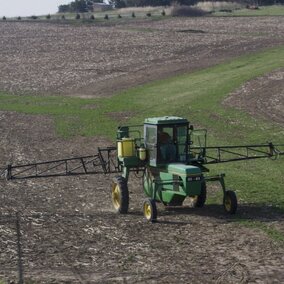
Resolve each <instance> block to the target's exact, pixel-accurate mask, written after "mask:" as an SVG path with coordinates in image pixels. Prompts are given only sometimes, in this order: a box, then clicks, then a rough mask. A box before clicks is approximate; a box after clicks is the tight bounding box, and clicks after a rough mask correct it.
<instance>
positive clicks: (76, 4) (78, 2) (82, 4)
mask: <svg viewBox="0 0 284 284" xmlns="http://www.w3.org/2000/svg"><path fill="white" fill-rule="evenodd" d="M94 3H103V0H75V1H72V2H71V3H70V4H66V5H60V6H59V7H58V12H59V13H68V12H70V13H84V12H89V11H93V4H94Z"/></svg>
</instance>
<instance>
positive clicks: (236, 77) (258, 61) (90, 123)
mask: <svg viewBox="0 0 284 284" xmlns="http://www.w3.org/2000/svg"><path fill="white" fill-rule="evenodd" d="M279 58H284V48H283V47H279V48H275V49H270V50H267V51H264V52H261V53H258V54H254V55H249V56H244V57H241V58H239V59H237V60H233V61H231V62H227V63H225V64H221V65H218V66H215V67H211V68H208V69H204V70H202V71H199V72H195V73H191V74H185V75H182V76H177V77H174V78H170V79H168V80H162V81H158V82H154V83H151V84H147V85H143V86H140V87H137V88H133V89H130V90H128V91H125V92H122V93H119V94H117V95H115V96H113V97H111V98H101V99H91V100H87V99H79V98H67V97H38V96H37V97H36V96H16V95H9V94H6V93H1V94H0V109H1V110H11V111H19V112H24V113H28V114H46V115H51V116H53V117H54V120H55V124H56V129H57V132H58V135H61V136H64V137H72V136H73V135H86V136H90V135H104V136H106V137H109V138H111V139H114V137H115V129H116V127H117V125H118V124H119V122H118V120H119V118H120V117H123V116H125V117H126V116H127V117H131V118H128V119H124V121H123V123H122V124H129V123H135V124H136V123H139V124H141V123H142V122H143V120H144V118H145V117H151V116H161V115H178V116H184V117H186V118H188V119H189V120H190V121H191V122H192V124H193V125H196V126H200V127H205V128H207V129H209V133H208V136H209V144H210V145H227V144H244V143H254V142H257V143H263V142H266V141H274V142H278V143H284V129H283V127H280V126H279V125H275V124H273V123H271V122H270V121H266V120H261V119H255V118H253V117H250V116H249V115H248V114H246V113H244V112H242V111H238V110H235V109H232V108H227V107H226V108H225V107H224V106H223V105H222V104H221V102H222V101H223V99H224V98H225V97H226V96H227V95H228V94H229V93H230V92H231V91H233V90H234V89H236V88H237V87H239V86H240V85H242V84H243V83H244V82H246V81H247V80H250V79H252V78H254V77H257V76H260V75H262V74H265V73H267V72H270V71H271V70H274V69H276V68H279V67H283V65H284V64H283V62H281V61H280V60H279ZM211 168H212V173H219V172H226V173H227V176H228V177H227V179H226V182H227V185H228V187H231V188H233V189H236V190H237V194H238V197H239V199H240V201H241V202H252V203H257V204H258V205H260V206H262V204H266V205H273V206H277V207H280V208H282V209H284V194H282V193H281V192H282V191H283V184H284V175H283V168H284V159H283V158H282V159H281V160H277V161H271V160H259V161H249V162H238V163H231V164H224V165H219V166H212V167H211Z"/></svg>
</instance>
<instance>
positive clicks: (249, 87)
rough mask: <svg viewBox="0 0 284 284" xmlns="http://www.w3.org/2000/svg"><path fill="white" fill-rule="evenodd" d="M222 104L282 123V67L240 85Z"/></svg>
mask: <svg viewBox="0 0 284 284" xmlns="http://www.w3.org/2000/svg"><path fill="white" fill-rule="evenodd" d="M224 105H227V106H232V107H235V108H238V109H242V110H245V111H247V112H248V113H249V114H251V115H253V116H255V117H265V118H266V119H268V120H270V121H271V120H272V121H274V122H276V123H278V124H280V125H282V126H283V125H284V69H279V70H276V71H273V72H271V73H269V74H266V75H265V76H262V77H258V78H256V79H254V80H251V81H249V82H247V83H245V84H244V85H243V86H241V87H240V88H239V89H238V90H236V91H235V92H234V93H232V94H231V95H230V96H228V97H227V98H226V99H225V100H224Z"/></svg>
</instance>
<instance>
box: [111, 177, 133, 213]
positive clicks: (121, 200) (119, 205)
mask: <svg viewBox="0 0 284 284" xmlns="http://www.w3.org/2000/svg"><path fill="white" fill-rule="evenodd" d="M111 200H112V204H113V206H114V209H115V210H116V212H118V213H121V214H126V213H127V212H128V206H129V192H128V186H127V181H126V179H125V178H124V177H122V176H117V177H115V178H114V179H113V183H112V190H111Z"/></svg>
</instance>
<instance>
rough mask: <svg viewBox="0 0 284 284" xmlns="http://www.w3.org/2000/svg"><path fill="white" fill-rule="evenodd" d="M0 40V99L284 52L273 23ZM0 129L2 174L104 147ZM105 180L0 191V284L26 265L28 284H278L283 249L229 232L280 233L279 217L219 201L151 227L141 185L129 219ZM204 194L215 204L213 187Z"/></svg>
mask: <svg viewBox="0 0 284 284" xmlns="http://www.w3.org/2000/svg"><path fill="white" fill-rule="evenodd" d="M138 28H139V30H137V29H138ZM0 29H1V30H2V31H1V35H3V36H1V50H0V53H1V59H0V66H1V69H0V72H1V80H0V89H4V90H8V91H15V92H21V93H22V92H25V91H27V92H29V91H31V90H33V91H34V92H35V93H37V94H49V93H52V94H54V93H56V92H57V93H60V94H68V95H80V96H86V97H89V96H98V95H102V94H106V95H108V94H109V95H110V94H112V92H113V91H115V90H119V89H123V88H126V87H128V86H131V85H136V84H140V83H143V82H145V81H149V80H150V79H155V78H157V77H159V78H163V77H164V76H169V75H172V74H173V73H176V72H182V71H186V70H193V69H194V68H199V67H204V66H209V65H211V64H213V63H217V62H221V61H223V60H225V59H227V58H229V57H234V56H236V55H239V54H241V53H243V52H244V51H245V52H251V51H253V50H259V49H262V48H266V47H268V46H274V45H277V44H280V43H283V33H281V30H282V31H283V20H282V18H281V17H276V18H273V17H271V18H253V19H251V18H243V19H242V20H241V21H240V19H238V18H233V19H230V20H228V19H226V18H219V19H215V18H212V19H211V18H206V19H186V20H185V19H183V20H179V19H178V20H176V19H175V20H169V21H161V22H158V21H157V22H151V23H149V22H147V21H145V22H139V23H138V24H137V26H134V27H133V25H132V26H127V25H125V26H122V25H120V26H117V27H116V26H114V27H110V28H109V27H92V26H90V27H86V26H81V27H74V26H65V25H52V24H51V25H45V24H41V23H34V24H32V23H25V24H23V25H22V24H20V23H14V24H13V23H2V22H1V23H0ZM200 29H202V30H203V31H205V33H203V32H201V31H200ZM141 30H142V31H141ZM181 30H183V32H181ZM194 30H195V31H196V30H199V32H194ZM213 31H214V32H213ZM35 35H36V36H35ZM62 35H63V36H62ZM110 43H112V45H110ZM116 44H117V45H116ZM2 47H5V48H2ZM130 47H131V48H130ZM86 48H87V49H86ZM88 48H89V49H88ZM82 50H84V51H83V52H82V53H81V54H80V52H79V51H82ZM114 51H115V54H114V53H113V52H114ZM92 52H93V53H92ZM97 52H100V53H99V54H100V56H98V53H97ZM118 54H119V55H120V56H117V55H118ZM96 60H97V61H96ZM98 62H99V63H98ZM134 62H135V64H136V63H137V65H135V64H134ZM94 66H95V67H94ZM154 67H155V68H154ZM174 67H176V69H175V68H174ZM80 68H82V70H80ZM88 68H89V69H90V70H89V69H88ZM92 68H95V70H93V69H92ZM108 68H109V69H108ZM116 68H122V69H116ZM135 68H137V69H135ZM87 69H88V70H87ZM115 70H119V71H117V73H116V72H115ZM121 70H123V71H121ZM158 71H159V72H160V71H161V72H160V73H157V75H155V74H156V72H158ZM280 72H281V71H280ZM127 79H129V81H128V80H127ZM110 82H111V83H110ZM263 100H264V97H263ZM0 129H1V139H0V165H1V166H4V165H5V164H7V163H13V164H19V163H25V162H32V161H35V160H36V161H42V160H50V159H58V158H65V157H72V156H78V155H85V154H93V153H96V148H97V147H98V146H106V145H111V143H110V142H109V141H107V140H105V139H103V138H99V137H96V138H85V137H76V138H73V139H70V140H64V139H61V138H58V137H57V136H56V133H55V129H54V122H53V120H52V119H51V118H49V117H46V116H31V115H25V114H19V113H14V112H0ZM111 180H112V176H109V175H106V176H105V175H96V176H95V175H94V176H81V177H66V178H64V177H62V178H52V179H51V178H49V179H38V180H23V181H17V182H8V183H7V182H4V181H0V279H5V280H7V281H8V282H9V281H14V282H16V281H18V279H19V276H18V273H19V270H20V269H19V268H20V267H21V264H22V267H23V276H24V278H25V280H26V282H28V280H32V281H33V282H32V283H282V282H283V279H284V248H283V246H282V245H281V244H279V243H278V242H274V241H273V240H272V239H271V238H269V237H268V236H267V235H266V234H265V233H264V232H263V231H260V230H258V229H252V228H247V227H245V226H242V225H239V224H238V223H236V222H235V221H236V220H237V219H238V218H242V219H248V220H250V219H253V220H256V221H262V222H265V223H266V224H267V225H268V226H273V227H277V228H278V229H279V230H280V231H282V232H283V231H284V228H283V224H284V222H283V221H284V220H283V219H284V217H283V215H281V214H277V213H275V212H271V210H270V209H269V207H265V206H262V207H256V206H255V205H252V204H247V205H245V204H241V205H240V208H239V212H240V213H238V215H237V216H236V217H230V216H226V215H224V213H223V209H222V205H221V200H220V204H216V205H210V206H209V205H208V206H205V208H202V209H193V208H190V207H189V206H186V207H185V208H175V209H173V208H172V209H167V210H165V209H164V208H163V207H162V206H160V205H159V206H158V210H159V216H158V217H159V220H158V222H157V223H155V224H149V223H147V222H146V221H144V218H143V216H142V212H141V211H142V210H141V206H142V202H143V199H144V195H143V191H142V188H141V180H140V179H139V178H137V177H135V176H131V182H130V184H129V189H130V210H129V211H130V212H129V214H127V215H117V214H116V213H115V212H114V210H113V208H112V204H111V200H110V187H111ZM211 189H212V192H213V193H212V194H214V192H215V189H216V187H214V188H210V187H209V191H210V190H211ZM213 189H214V190H213Z"/></svg>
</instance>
